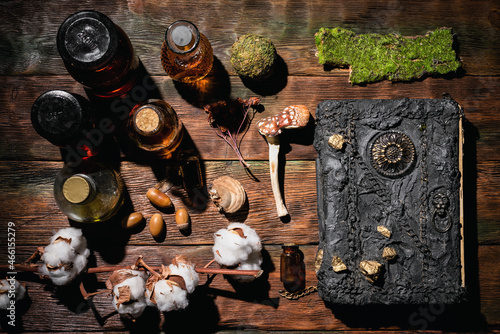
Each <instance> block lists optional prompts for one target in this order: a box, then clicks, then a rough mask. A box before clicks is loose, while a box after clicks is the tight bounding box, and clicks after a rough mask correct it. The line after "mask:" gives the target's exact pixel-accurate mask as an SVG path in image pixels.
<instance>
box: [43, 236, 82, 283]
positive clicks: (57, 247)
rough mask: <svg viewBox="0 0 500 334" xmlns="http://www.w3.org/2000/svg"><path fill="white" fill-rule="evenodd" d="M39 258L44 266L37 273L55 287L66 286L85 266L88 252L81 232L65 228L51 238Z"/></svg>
mask: <svg viewBox="0 0 500 334" xmlns="http://www.w3.org/2000/svg"><path fill="white" fill-rule="evenodd" d="M50 240H51V243H50V244H49V245H48V246H46V247H45V248H44V253H43V255H42V257H41V259H42V261H43V262H44V264H43V265H42V266H40V269H39V271H40V272H41V273H42V274H44V275H46V276H48V277H49V278H50V279H51V280H52V282H53V283H54V284H55V285H66V284H68V283H70V282H71V281H72V280H73V279H74V278H75V277H76V276H78V275H79V274H80V272H82V270H83V269H84V268H85V267H86V265H87V258H88V256H89V255H90V251H89V250H88V249H87V248H86V246H87V241H86V239H85V237H83V235H82V232H81V230H79V229H76V228H72V227H70V228H65V229H62V230H59V231H57V232H56V233H55V234H54V235H53V236H52V237H51V239H50ZM75 247H76V248H75Z"/></svg>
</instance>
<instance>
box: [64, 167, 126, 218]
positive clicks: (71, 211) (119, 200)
mask: <svg viewBox="0 0 500 334" xmlns="http://www.w3.org/2000/svg"><path fill="white" fill-rule="evenodd" d="M54 197H55V200H56V203H57V206H58V207H59V209H60V210H61V211H62V212H63V213H64V214H65V215H66V216H67V217H68V218H70V219H72V220H74V221H77V222H80V223H96V222H101V221H105V220H107V219H109V218H111V217H112V216H113V215H114V214H115V213H116V212H118V210H119V209H120V208H121V206H122V204H123V202H124V183H123V180H122V178H121V176H120V174H119V173H118V172H117V171H116V170H114V169H113V168H111V167H109V166H107V165H105V164H103V163H101V162H97V161H95V160H92V159H88V160H85V161H83V163H81V164H79V165H78V166H77V167H73V166H72V165H69V164H66V165H65V166H64V167H63V168H62V169H61V170H60V171H59V173H58V174H57V176H56V179H55V182H54Z"/></svg>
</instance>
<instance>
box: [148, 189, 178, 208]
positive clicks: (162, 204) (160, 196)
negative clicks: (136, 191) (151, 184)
mask: <svg viewBox="0 0 500 334" xmlns="http://www.w3.org/2000/svg"><path fill="white" fill-rule="evenodd" d="M146 197H147V198H148V199H149V201H150V202H151V203H153V204H154V205H156V206H157V207H159V208H169V207H171V206H172V200H171V199H170V197H168V195H167V194H165V193H164V192H162V191H160V190H158V189H156V188H151V189H149V190H148V192H147V193H146Z"/></svg>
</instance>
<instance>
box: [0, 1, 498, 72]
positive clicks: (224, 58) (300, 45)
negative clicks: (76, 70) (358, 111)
mask: <svg viewBox="0 0 500 334" xmlns="http://www.w3.org/2000/svg"><path fill="white" fill-rule="evenodd" d="M83 9H95V10H98V11H101V12H103V13H105V14H107V15H109V16H110V17H111V19H112V20H113V21H114V22H115V23H116V24H118V25H119V26H121V27H122V28H123V29H124V30H125V31H126V32H127V33H128V34H129V36H130V39H131V40H132V43H133V45H134V47H135V50H136V52H137V54H138V55H139V56H140V58H141V59H142V61H143V62H144V64H145V65H146V68H147V69H148V70H149V71H151V73H154V74H162V73H163V70H162V68H161V64H160V61H159V54H160V48H161V44H162V42H163V38H164V32H165V29H166V27H167V26H168V25H169V24H170V23H172V22H173V21H175V20H178V19H187V20H190V21H192V22H194V23H195V24H196V25H197V26H198V28H199V29H200V31H202V32H203V33H204V34H205V35H206V36H207V37H208V39H209V40H210V42H211V43H212V45H213V47H214V50H215V55H216V57H217V58H218V59H220V61H221V62H222V63H223V64H224V66H225V67H226V68H227V69H228V71H230V72H231V73H234V72H233V70H232V68H231V67H230V64H229V48H230V47H231V45H232V44H233V42H234V41H235V40H236V38H237V37H238V36H241V35H243V34H246V33H249V32H252V33H257V34H261V35H265V36H267V37H269V38H270V39H271V40H273V42H274V43H275V45H276V47H277V50H278V53H279V55H280V56H281V57H282V58H283V59H284V60H285V61H286V63H287V65H288V71H289V73H291V74H300V75H325V74H327V73H325V72H324V70H323V67H322V66H320V65H319V64H318V62H317V59H316V58H315V56H314V53H315V49H316V48H315V44H314V33H316V32H317V31H318V30H319V28H320V27H328V28H334V27H337V26H340V27H343V28H347V29H350V30H354V31H355V32H357V33H396V34H401V35H406V36H411V35H422V34H425V33H426V32H428V31H429V30H433V29H436V28H438V27H442V26H445V27H452V28H453V29H454V32H455V33H456V34H457V39H458V42H459V56H460V57H461V59H462V60H463V63H464V66H463V67H464V70H465V71H466V72H467V73H469V74H474V75H484V74H487V75H490V74H500V65H499V64H500V61H499V60H500V58H499V57H500V56H499V54H500V52H499V46H498V45H499V43H498V42H499V37H498V36H499V35H498V32H499V30H498V29H499V28H498V23H497V22H496V20H495V17H496V15H495V13H496V12H495V9H496V10H498V8H497V6H495V2H494V1H491V0H482V1H474V2H471V1H459V0H457V1H452V2H429V1H417V2H416V1H411V0H406V1H397V2H380V1H373V0H365V1H356V2H341V3H338V2H329V1H320V2H318V1H316V2H307V1H306V2H304V1H298V0H293V1H291V0H286V1H285V0H279V1H259V2H253V1H244V2H233V1H227V0H220V1H206V0H205V1H200V2H196V3H193V2H191V1H188V0H182V1H175V2H172V1H161V0H153V1H145V0H137V1H128V2H124V1H119V0H106V1H95V0H94V1H88V0H87V1H81V2H77V3H75V2H71V1H61V2H50V3H47V2H45V1H31V2H26V1H22V0H17V1H8V2H4V4H2V6H1V7H0V15H1V17H8V18H9V20H5V21H4V22H3V23H2V24H1V28H0V30H1V31H2V32H3V33H2V36H1V39H0V46H1V50H2V51H3V57H2V59H3V60H4V61H3V62H2V64H1V65H0V74H15V75H18V74H30V75H32V74H60V73H61V69H62V68H63V67H62V62H61V60H60V58H59V55H58V53H57V49H56V43H55V40H56V34H57V29H58V28H59V25H60V24H61V23H62V22H63V21H64V19H65V18H66V17H67V16H69V15H71V14H72V13H74V12H76V11H79V10H83ZM410 13H411V14H410ZM214 20H216V21H217V23H214ZM27 22H29V24H27ZM33 23H36V24H33ZM337 71H339V70H336V72H337ZM343 71H345V70H343Z"/></svg>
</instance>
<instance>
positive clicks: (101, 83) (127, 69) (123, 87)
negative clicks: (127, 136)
mask: <svg viewBox="0 0 500 334" xmlns="http://www.w3.org/2000/svg"><path fill="white" fill-rule="evenodd" d="M116 29H117V31H118V50H117V52H116V54H115V56H114V57H113V58H112V59H111V60H110V61H109V62H108V63H107V64H106V65H105V66H103V67H101V68H98V69H96V70H89V71H83V70H77V69H74V68H73V67H71V64H65V66H66V69H67V70H68V73H69V74H70V75H71V76H72V77H73V78H74V79H75V80H76V81H78V82H80V83H81V84H83V85H84V86H87V87H88V88H90V91H91V93H92V94H94V95H96V96H99V97H116V96H120V95H123V94H125V93H127V92H128V91H129V90H130V89H131V88H132V87H133V86H134V85H135V84H136V82H137V77H138V73H137V72H138V71H137V69H138V68H139V58H138V57H137V56H136V55H135V53H134V50H133V47H132V43H131V42H130V39H129V38H128V36H127V35H126V33H125V32H124V31H123V30H122V29H121V28H120V27H118V26H116Z"/></svg>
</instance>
